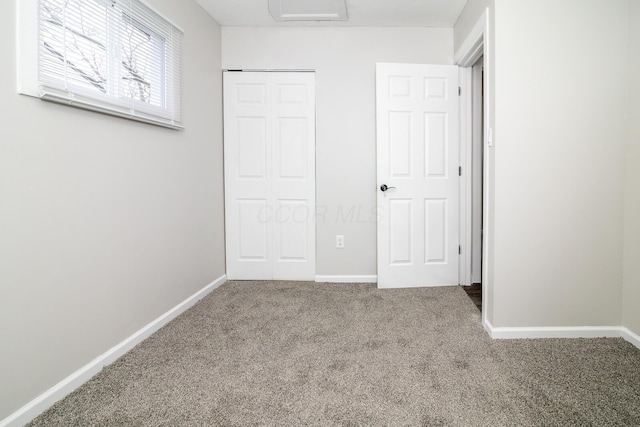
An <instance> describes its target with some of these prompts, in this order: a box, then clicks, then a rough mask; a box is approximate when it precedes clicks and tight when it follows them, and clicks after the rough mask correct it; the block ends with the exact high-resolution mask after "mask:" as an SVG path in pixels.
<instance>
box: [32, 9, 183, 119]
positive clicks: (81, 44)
mask: <svg viewBox="0 0 640 427" xmlns="http://www.w3.org/2000/svg"><path fill="white" fill-rule="evenodd" d="M38 1H39V3H38V19H39V25H38V46H39V49H38V82H39V95H40V97H41V98H43V99H46V100H51V101H56V102H61V103H68V104H71V105H74V106H78V107H82V108H87V109H91V110H97V111H101V112H105V113H108V114H114V115H118V116H123V117H127V118H132V119H135V120H141V121H145V122H150V123H154V124H160V125H163V126H168V127H172V128H178V129H179V128H182V117H181V110H180V79H181V76H180V68H181V67H180V62H181V61H180V59H181V58H180V48H181V43H182V31H181V30H179V29H178V28H177V27H175V26H174V25H172V24H171V23H169V22H168V21H167V20H166V19H164V18H163V17H162V16H160V15H159V14H158V13H156V12H154V11H153V10H152V9H151V8H149V7H148V6H146V5H145V4H143V3H142V2H141V1H139V0H38Z"/></svg>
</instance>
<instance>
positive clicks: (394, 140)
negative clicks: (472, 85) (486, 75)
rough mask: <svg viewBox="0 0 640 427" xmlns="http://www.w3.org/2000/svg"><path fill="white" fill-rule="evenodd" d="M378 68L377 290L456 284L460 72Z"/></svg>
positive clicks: (444, 68)
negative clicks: (378, 288)
mask: <svg viewBox="0 0 640 427" xmlns="http://www.w3.org/2000/svg"><path fill="white" fill-rule="evenodd" d="M376 72H377V77H376V85H377V86H376V97H377V155H378V160H377V171H378V209H379V221H378V287H380V288H401V287H419V286H449V285H457V284H458V244H459V243H458V242H459V240H458V235H459V231H458V230H459V229H458V227H459V224H458V216H459V177H458V165H459V159H458V149H459V141H458V69H457V67H455V66H448V65H415V64H378V65H377V69H376ZM383 186H386V187H388V188H385V187H383Z"/></svg>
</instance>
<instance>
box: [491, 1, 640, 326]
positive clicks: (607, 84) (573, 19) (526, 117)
mask: <svg viewBox="0 0 640 427" xmlns="http://www.w3.org/2000/svg"><path fill="white" fill-rule="evenodd" d="M626 7H627V1H626V0H564V1H562V2H558V1H555V0H495V69H494V72H495V78H496V83H495V84H496V85H495V109H496V111H495V120H496V122H495V136H496V140H495V144H496V145H495V148H494V155H495V207H494V212H495V229H494V243H495V248H494V268H495V270H494V278H493V279H494V283H493V290H494V304H495V311H494V318H493V323H494V326H594V325H595V326H619V325H621V321H622V318H621V301H622V257H623V255H622V241H623V235H622V231H623V227H622V224H623V186H624V177H623V170H624V168H623V165H624V146H625V137H626V133H625V128H626V126H625V121H624V116H625V114H626V102H625V100H626V96H625V93H626V91H627V87H626V85H625V73H626V61H627V49H626V45H627V36H626V25H627V17H626V13H627V9H626ZM636 277H637V276H636ZM629 288H631V286H629ZM636 307H637V304H636Z"/></svg>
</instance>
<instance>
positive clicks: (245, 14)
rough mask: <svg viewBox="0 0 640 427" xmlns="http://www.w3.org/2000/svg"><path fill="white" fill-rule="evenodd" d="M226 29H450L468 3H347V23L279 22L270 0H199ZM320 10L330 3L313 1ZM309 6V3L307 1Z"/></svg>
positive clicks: (430, 0) (411, 0)
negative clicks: (286, 27)
mask: <svg viewBox="0 0 640 427" xmlns="http://www.w3.org/2000/svg"><path fill="white" fill-rule="evenodd" d="M196 1H197V2H198V3H199V4H200V5H201V6H202V7H203V8H204V9H205V10H206V11H207V12H209V14H211V16H213V17H214V18H215V20H216V21H218V23H219V24H220V25H223V26H261V27H262V26H353V27H448V28H451V27H453V25H454V24H455V23H456V20H457V19H458V16H460V13H461V12H462V9H463V8H464V6H465V5H466V4H467V0H346V4H347V14H348V21H347V22H336V21H333V22H327V21H324V22H317V21H304V22H300V21H296V22H276V21H275V20H274V19H273V18H272V17H271V15H270V14H269V6H268V3H269V2H268V0H196ZM313 1H315V2H317V3H318V4H319V5H320V6H322V5H323V4H325V3H326V2H327V1H328V0H313ZM305 3H309V0H306V1H305Z"/></svg>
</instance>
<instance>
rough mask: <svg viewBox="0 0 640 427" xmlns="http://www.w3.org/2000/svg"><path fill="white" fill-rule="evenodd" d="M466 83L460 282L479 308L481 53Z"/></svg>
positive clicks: (482, 102)
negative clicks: (463, 272) (463, 269)
mask: <svg viewBox="0 0 640 427" xmlns="http://www.w3.org/2000/svg"><path fill="white" fill-rule="evenodd" d="M470 83H471V87H470V91H469V92H470V96H471V99H470V101H471V102H470V104H471V109H470V112H471V114H470V116H471V117H470V123H471V129H470V138H467V143H468V144H469V145H470V146H469V147H468V155H467V159H468V160H467V163H468V168H467V169H468V170H469V177H468V180H469V182H468V186H467V188H468V189H469V191H468V193H469V194H466V195H465V197H466V201H467V202H468V203H469V208H468V212H469V217H468V220H467V224H466V227H467V230H468V240H467V241H468V242H469V244H470V253H469V254H468V260H469V266H468V267H467V268H468V269H469V270H470V272H469V275H468V276H467V277H468V281H467V283H466V284H465V285H464V286H463V288H464V290H465V292H466V293H467V295H468V296H469V298H471V300H472V301H473V303H474V304H475V305H476V307H478V309H479V310H480V311H482V239H483V217H482V212H483V191H482V189H483V173H484V171H483V158H484V141H483V140H484V138H483V135H484V57H483V56H480V58H478V60H477V61H476V62H475V63H474V64H473V66H472V67H471V82H470Z"/></svg>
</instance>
